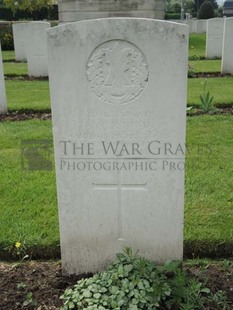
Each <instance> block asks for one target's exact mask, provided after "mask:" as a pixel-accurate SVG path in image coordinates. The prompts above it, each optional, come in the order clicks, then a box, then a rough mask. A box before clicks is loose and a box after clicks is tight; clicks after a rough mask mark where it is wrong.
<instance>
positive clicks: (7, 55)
mask: <svg viewBox="0 0 233 310" xmlns="http://www.w3.org/2000/svg"><path fill="white" fill-rule="evenodd" d="M2 60H3V61H4V60H5V61H14V60H15V51H2Z"/></svg>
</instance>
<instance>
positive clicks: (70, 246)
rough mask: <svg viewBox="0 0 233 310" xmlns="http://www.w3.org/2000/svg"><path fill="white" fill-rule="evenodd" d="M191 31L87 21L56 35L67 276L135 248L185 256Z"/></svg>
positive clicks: (157, 256)
mask: <svg viewBox="0 0 233 310" xmlns="http://www.w3.org/2000/svg"><path fill="white" fill-rule="evenodd" d="M187 42H188V26H186V25H181V24H176V23H170V22H164V21H158V20H152V19H151V20H150V19H134V18H129V19H128V18H111V19H99V20H90V21H82V22H77V23H72V24H66V25H63V26H59V27H55V28H53V29H51V30H49V31H48V55H49V79H50V92H51V100H52V114H53V131H54V144H55V158H56V174H57V191H58V204H59V221H60V238H61V255H62V266H63V272H64V273H69V274H72V273H77V274H78V273H83V272H90V271H91V272H95V271H97V270H101V269H103V268H104V267H106V265H107V264H108V263H109V262H112V261H113V260H114V259H115V254H116V253H117V252H119V251H121V250H122V249H123V248H124V247H125V246H130V247H132V248H133V249H134V250H137V249H139V251H140V253H141V254H142V255H145V256H146V257H147V258H149V259H152V260H155V261H157V262H163V261H165V260H166V259H182V255H183V196H184V143H185V119H186V87H187Z"/></svg>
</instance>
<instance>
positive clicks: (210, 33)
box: [206, 18, 224, 59]
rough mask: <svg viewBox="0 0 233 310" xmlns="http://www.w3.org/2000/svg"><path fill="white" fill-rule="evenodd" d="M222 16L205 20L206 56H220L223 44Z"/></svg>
mask: <svg viewBox="0 0 233 310" xmlns="http://www.w3.org/2000/svg"><path fill="white" fill-rule="evenodd" d="M223 26H224V18H211V19H208V20H207V31H206V58H210V59H211V58H221V57H222V44H223Z"/></svg>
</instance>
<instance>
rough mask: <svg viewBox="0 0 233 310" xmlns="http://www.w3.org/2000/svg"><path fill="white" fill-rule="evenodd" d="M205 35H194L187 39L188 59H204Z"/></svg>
mask: <svg viewBox="0 0 233 310" xmlns="http://www.w3.org/2000/svg"><path fill="white" fill-rule="evenodd" d="M205 44H206V34H194V33H192V34H191V35H190V37H189V57H194V58H196V56H197V57H201V58H202V57H205Z"/></svg>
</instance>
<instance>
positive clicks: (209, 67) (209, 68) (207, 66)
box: [189, 60, 221, 73]
mask: <svg viewBox="0 0 233 310" xmlns="http://www.w3.org/2000/svg"><path fill="white" fill-rule="evenodd" d="M189 71H193V72H194V73H211V72H221V60H196V61H189Z"/></svg>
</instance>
